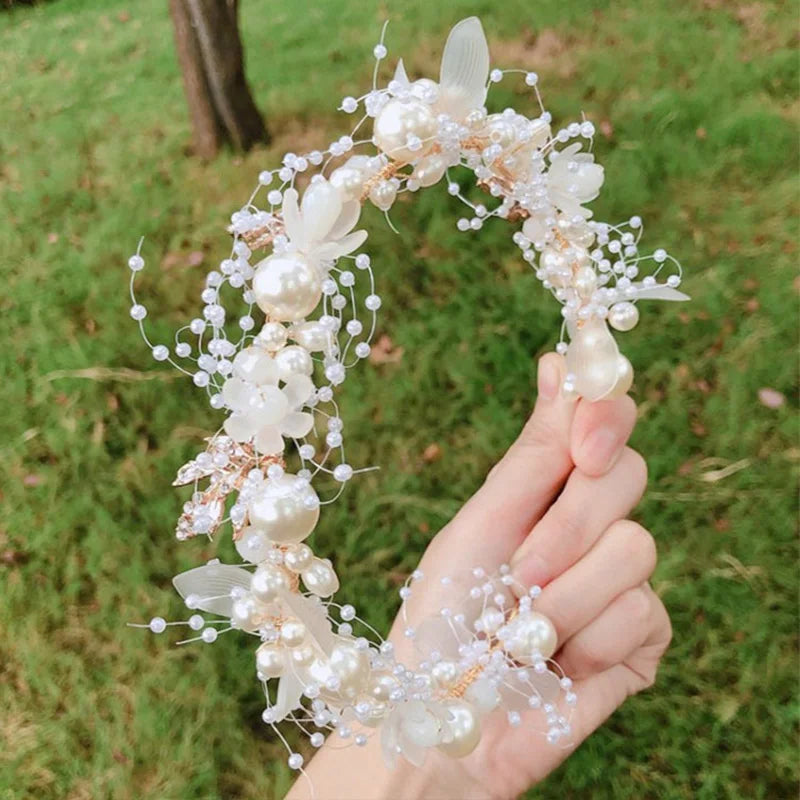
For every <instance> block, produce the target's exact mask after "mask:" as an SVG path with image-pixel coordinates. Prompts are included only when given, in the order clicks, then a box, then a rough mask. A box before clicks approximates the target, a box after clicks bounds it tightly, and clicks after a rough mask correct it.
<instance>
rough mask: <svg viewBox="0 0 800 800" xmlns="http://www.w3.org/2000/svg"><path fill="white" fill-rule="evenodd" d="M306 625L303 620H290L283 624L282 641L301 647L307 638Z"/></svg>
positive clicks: (289, 645)
mask: <svg viewBox="0 0 800 800" xmlns="http://www.w3.org/2000/svg"><path fill="white" fill-rule="evenodd" d="M306 632H307V631H306V626H305V625H303V623H302V622H299V621H296V620H290V621H289V622H284V623H283V625H281V641H282V642H283V643H284V644H285V645H286V646H287V647H299V646H300V645H301V644H303V642H304V641H305V639H306Z"/></svg>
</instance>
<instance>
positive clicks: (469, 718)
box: [439, 702, 481, 758]
mask: <svg viewBox="0 0 800 800" xmlns="http://www.w3.org/2000/svg"><path fill="white" fill-rule="evenodd" d="M447 710H448V712H449V713H448V716H449V719H448V725H449V728H450V733H451V734H452V737H453V738H452V739H451V740H450V741H449V742H443V743H442V744H440V745H439V749H440V750H441V751H443V752H444V753H447V755H449V756H450V757H451V758H463V757H464V756H468V755H469V754H470V753H471V752H472V751H473V750H474V749H475V748H476V747H477V746H478V742H480V740H481V723H480V719H479V718H478V714H477V712H476V711H475V709H474V708H473V707H472V706H471V705H470V704H469V703H461V702H458V703H452V704H450V705H448V706H447Z"/></svg>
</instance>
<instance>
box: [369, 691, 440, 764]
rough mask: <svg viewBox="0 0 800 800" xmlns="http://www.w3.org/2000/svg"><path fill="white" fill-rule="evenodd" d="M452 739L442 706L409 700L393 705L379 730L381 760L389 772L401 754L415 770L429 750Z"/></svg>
mask: <svg viewBox="0 0 800 800" xmlns="http://www.w3.org/2000/svg"><path fill="white" fill-rule="evenodd" d="M452 738H453V737H452V733H451V731H450V724H449V723H448V721H447V709H446V708H445V707H444V706H442V705H441V704H439V703H431V702H423V701H422V700H409V701H407V702H405V703H400V704H398V705H397V706H395V707H394V708H393V709H392V712H391V713H390V714H389V716H388V717H387V718H386V720H385V721H384V723H383V725H382V727H381V749H382V750H383V760H384V762H385V764H386V766H387V767H388V768H389V769H392V768H393V767H394V765H395V764H396V763H397V756H398V755H402V756H403V757H404V758H405V759H406V760H407V761H409V762H410V763H412V764H413V765H414V766H415V767H420V766H422V764H423V762H424V761H425V756H426V755H427V751H428V749H429V748H431V747H436V745H439V744H442V743H445V742H449V741H451V740H452Z"/></svg>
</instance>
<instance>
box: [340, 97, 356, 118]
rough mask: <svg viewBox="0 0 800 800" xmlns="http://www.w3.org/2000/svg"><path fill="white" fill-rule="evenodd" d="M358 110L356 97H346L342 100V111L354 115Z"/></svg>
mask: <svg viewBox="0 0 800 800" xmlns="http://www.w3.org/2000/svg"><path fill="white" fill-rule="evenodd" d="M357 108H358V101H357V100H356V99H355V97H345V98H344V100H342V111H344V112H346V113H347V114H352V113H353V112H354V111H355V110H356V109H357Z"/></svg>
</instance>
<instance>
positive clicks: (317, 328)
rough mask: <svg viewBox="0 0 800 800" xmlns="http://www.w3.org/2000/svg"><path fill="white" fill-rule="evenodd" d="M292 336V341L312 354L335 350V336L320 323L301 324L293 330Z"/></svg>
mask: <svg viewBox="0 0 800 800" xmlns="http://www.w3.org/2000/svg"><path fill="white" fill-rule="evenodd" d="M291 334H292V339H294V340H295V341H296V342H297V343H298V344H299V345H300V346H301V347H304V348H305V349H306V350H308V351H309V352H311V353H316V352H323V353H327V352H328V351H330V350H331V349H333V342H334V338H333V334H332V333H331V332H330V330H328V329H327V328H325V327H323V326H322V325H320V323H319V322H316V321H315V322H301V323H300V324H299V325H295V326H294V327H293V328H292V331H291ZM305 374H309V373H305Z"/></svg>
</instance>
